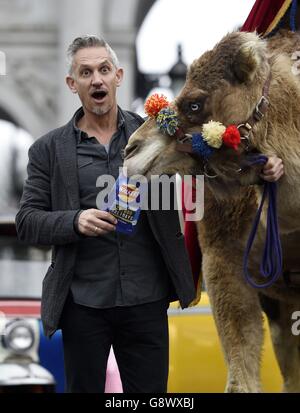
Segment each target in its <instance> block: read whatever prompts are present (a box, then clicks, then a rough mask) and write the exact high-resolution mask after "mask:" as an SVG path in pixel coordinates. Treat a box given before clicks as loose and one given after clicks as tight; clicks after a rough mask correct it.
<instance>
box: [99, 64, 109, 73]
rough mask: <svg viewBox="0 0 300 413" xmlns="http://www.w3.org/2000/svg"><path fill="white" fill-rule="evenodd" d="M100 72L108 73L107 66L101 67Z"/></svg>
mask: <svg viewBox="0 0 300 413" xmlns="http://www.w3.org/2000/svg"><path fill="white" fill-rule="evenodd" d="M101 72H102V73H107V72H109V67H107V66H104V67H102V69H101Z"/></svg>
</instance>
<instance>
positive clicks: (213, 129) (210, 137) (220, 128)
mask: <svg viewBox="0 0 300 413" xmlns="http://www.w3.org/2000/svg"><path fill="white" fill-rule="evenodd" d="M225 130H226V128H225V126H224V125H222V123H220V122H215V121H213V120H211V121H210V122H208V123H206V124H205V125H203V128H202V135H203V138H204V140H205V141H206V142H207V144H208V145H209V146H211V147H212V148H220V147H221V146H222V143H223V140H222V135H223V133H224V132H225Z"/></svg>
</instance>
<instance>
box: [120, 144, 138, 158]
mask: <svg viewBox="0 0 300 413" xmlns="http://www.w3.org/2000/svg"><path fill="white" fill-rule="evenodd" d="M137 149H138V145H127V146H126V148H125V149H124V150H123V159H129V158H131V157H132V156H133V155H134V154H135V153H136V151H137Z"/></svg>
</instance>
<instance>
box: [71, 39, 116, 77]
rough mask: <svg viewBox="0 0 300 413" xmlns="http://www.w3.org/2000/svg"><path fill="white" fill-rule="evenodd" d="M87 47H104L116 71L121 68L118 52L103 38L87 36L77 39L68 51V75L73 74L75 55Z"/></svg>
mask: <svg viewBox="0 0 300 413" xmlns="http://www.w3.org/2000/svg"><path fill="white" fill-rule="evenodd" d="M87 47H104V48H105V49H106V50H107V52H108V54H109V56H110V58H111V60H112V63H113V65H114V66H115V68H116V69H118V68H119V67H120V63H119V59H118V57H117V55H116V52H115V51H114V50H113V49H112V48H111V47H110V45H109V44H108V43H107V42H106V41H105V40H104V39H102V38H101V37H97V36H94V35H89V34H86V35H84V36H80V37H76V39H74V40H73V42H72V43H71V44H70V46H69V47H68V49H67V63H68V73H69V74H70V75H71V74H72V73H73V60H74V56H75V54H76V53H77V52H78V50H80V49H86V48H87Z"/></svg>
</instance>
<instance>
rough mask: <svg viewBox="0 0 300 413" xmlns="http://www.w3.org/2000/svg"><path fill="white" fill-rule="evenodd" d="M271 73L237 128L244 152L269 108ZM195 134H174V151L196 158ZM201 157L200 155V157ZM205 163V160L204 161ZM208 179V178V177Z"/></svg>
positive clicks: (247, 149)
mask: <svg viewBox="0 0 300 413" xmlns="http://www.w3.org/2000/svg"><path fill="white" fill-rule="evenodd" d="M271 78H272V76H271V72H270V73H269V75H268V78H267V80H266V81H265V84H264V86H263V90H262V96H261V97H260V99H259V101H258V103H257V104H256V105H255V108H254V110H253V112H252V114H251V116H250V117H249V118H248V119H247V120H246V122H244V123H241V124H239V125H238V126H237V129H238V131H239V132H240V136H241V141H243V142H244V143H245V151H246V152H249V150H250V134H251V132H252V129H253V127H254V126H255V124H256V123H258V122H259V121H260V120H261V119H262V118H263V117H264V116H265V114H266V112H267V110H268V108H269V100H268V95H269V89H270V83H271ZM195 135H197V134H194V133H193V134H189V133H184V132H183V131H182V130H181V129H180V128H179V130H178V133H177V134H176V150H177V151H179V152H184V153H187V154H190V155H196V156H198V153H197V150H196V148H195V145H194V144H193V138H194V137H195ZM200 156H201V155H200ZM206 163H207V160H206ZM208 177H209V176H208Z"/></svg>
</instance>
